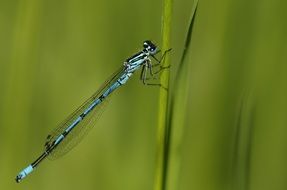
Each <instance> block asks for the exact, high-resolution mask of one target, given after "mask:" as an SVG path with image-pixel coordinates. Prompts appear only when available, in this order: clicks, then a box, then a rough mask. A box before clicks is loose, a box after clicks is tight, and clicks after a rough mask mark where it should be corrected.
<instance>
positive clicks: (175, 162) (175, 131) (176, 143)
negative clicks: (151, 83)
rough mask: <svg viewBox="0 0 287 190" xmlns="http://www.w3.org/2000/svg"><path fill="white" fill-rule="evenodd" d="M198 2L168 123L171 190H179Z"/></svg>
mask: <svg viewBox="0 0 287 190" xmlns="http://www.w3.org/2000/svg"><path fill="white" fill-rule="evenodd" d="M197 5H198V1H195V2H194V4H193V8H192V12H191V20H190V23H189V27H188V31H187V35H186V38H185V45H184V50H183V53H182V57H181V60H180V64H179V68H178V71H177V74H176V78H175V83H174V84H175V86H174V90H173V93H172V96H171V103H170V117H169V122H168V129H169V137H168V140H167V142H168V145H167V148H168V150H169V151H167V152H169V154H167V158H166V159H167V160H168V161H167V162H166V163H167V164H169V169H168V181H167V183H168V187H169V189H178V179H179V170H180V165H181V164H180V163H181V152H180V151H179V150H180V147H181V143H182V136H183V133H184V127H185V126H186V123H185V121H186V116H187V115H186V114H183V113H186V112H185V111H186V110H187V105H188V104H187V102H188V97H189V95H188V94H189V82H188V81H189V73H188V72H189V71H190V69H189V65H190V62H188V60H187V57H188V56H189V55H190V44H191V37H192V31H193V26H194V22H195V18H196V11H197Z"/></svg>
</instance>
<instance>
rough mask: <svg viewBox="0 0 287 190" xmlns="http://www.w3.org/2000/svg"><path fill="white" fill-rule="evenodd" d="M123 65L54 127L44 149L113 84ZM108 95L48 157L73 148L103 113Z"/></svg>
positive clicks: (61, 153)
mask: <svg viewBox="0 0 287 190" xmlns="http://www.w3.org/2000/svg"><path fill="white" fill-rule="evenodd" d="M124 69H125V68H124V66H122V67H121V68H120V69H119V70H118V71H117V72H115V73H114V74H113V75H112V76H111V77H110V78H109V79H108V80H107V81H106V82H105V83H104V84H103V85H102V87H101V88H100V89H99V90H98V91H97V92H96V93H94V94H93V95H92V96H91V97H90V98H89V99H88V100H86V101H85V102H84V103H83V104H82V105H81V106H80V107H79V108H78V109H76V111H74V112H73V113H72V114H71V115H70V116H69V117H67V119H66V120H64V121H63V122H62V123H61V124H60V125H58V127H57V128H55V129H54V130H53V131H52V132H51V133H49V135H48V136H47V139H46V142H45V149H46V150H47V148H48V147H50V146H51V145H52V144H53V142H54V141H55V140H56V139H57V138H58V137H59V135H61V134H62V133H63V132H64V131H65V129H67V128H68V127H69V126H70V125H71V124H72V123H73V122H74V121H75V119H77V118H78V117H79V116H80V115H81V114H82V113H83V112H84V110H86V109H87V108H88V107H89V106H90V105H91V104H92V102H93V101H94V100H96V99H98V98H99V96H100V95H101V94H102V93H103V92H104V91H105V90H106V89H107V88H109V86H110V85H111V84H113V83H114V82H115V81H116V80H117V79H118V77H119V76H120V75H122V74H123V72H124ZM108 102H109V97H107V98H105V99H104V100H103V101H102V102H101V103H100V104H98V105H97V106H96V107H95V108H94V109H93V110H91V111H90V112H89V113H88V114H87V115H86V116H85V117H84V118H83V119H82V120H81V121H80V122H79V123H78V124H77V126H75V127H74V128H73V129H72V130H71V131H70V132H69V133H68V134H67V136H66V137H65V138H64V139H63V140H62V141H61V143H59V145H57V146H56V147H55V149H53V150H52V152H51V153H50V154H49V157H48V158H49V159H52V160H53V159H57V158H59V157H61V156H63V155H64V154H66V153H67V152H69V151H70V150H71V149H72V148H74V147H75V146H76V145H77V144H78V143H79V142H81V140H82V139H83V137H85V135H86V134H88V132H89V131H90V129H91V128H92V127H93V126H94V124H95V122H96V121H97V119H98V118H99V117H100V115H101V114H102V113H103V110H104V107H105V106H106V105H107V104H108Z"/></svg>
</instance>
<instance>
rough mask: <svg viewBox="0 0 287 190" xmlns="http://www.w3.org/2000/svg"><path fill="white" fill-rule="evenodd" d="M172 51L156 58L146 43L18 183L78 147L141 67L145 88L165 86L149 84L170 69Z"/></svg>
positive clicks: (52, 138) (55, 134) (51, 138)
mask: <svg viewBox="0 0 287 190" xmlns="http://www.w3.org/2000/svg"><path fill="white" fill-rule="evenodd" d="M170 50H171V49H169V50H166V51H165V52H164V53H163V55H162V56H161V58H160V59H157V58H156V57H155V55H156V54H157V53H158V52H160V50H159V49H158V47H157V46H156V45H155V44H154V43H153V42H151V41H150V40H146V41H144V42H143V49H142V50H141V51H139V52H138V53H136V54H134V55H133V56H131V57H129V58H128V59H126V60H125V62H124V64H122V65H121V67H120V68H119V69H118V70H117V71H116V72H115V73H114V74H113V75H111V77H110V78H109V79H108V80H106V82H105V83H104V84H103V85H102V86H101V88H100V89H99V90H98V91H97V92H96V93H94V94H93V95H92V96H91V97H90V98H89V99H88V100H86V101H85V102H84V103H83V104H82V105H81V106H80V107H79V108H78V109H76V110H75V111H74V112H73V113H72V114H71V115H69V117H67V119H65V120H64V121H63V122H62V123H60V125H58V127H57V128H55V129H54V130H53V131H52V132H51V133H50V134H49V135H48V136H47V138H46V142H45V145H44V152H43V153H42V154H41V155H40V156H39V157H38V158H37V159H36V160H35V161H34V162H32V163H31V164H30V165H28V166H27V167H26V168H24V169H23V170H22V171H21V172H20V173H19V174H18V175H17V176H16V179H15V180H16V182H17V183H19V182H20V181H21V180H23V179H24V178H25V177H27V176H28V175H29V174H30V173H31V172H33V171H34V170H35V168H36V167H38V165H39V164H40V163H41V162H42V161H43V160H44V159H45V158H47V157H48V158H49V159H51V160H53V159H56V158H59V157H60V156H62V155H64V154H65V153H67V152H69V151H70V150H71V149H72V148H73V147H75V146H76V145H77V144H78V143H79V142H80V141H81V140H82V139H83V137H84V136H85V135H86V134H87V133H88V132H89V129H91V128H92V127H93V123H94V122H95V121H96V120H97V119H98V118H99V116H100V115H101V113H102V111H103V108H104V107H105V105H106V104H107V102H108V99H109V97H110V95H111V94H112V93H113V92H114V91H115V90H116V89H118V88H119V87H121V86H122V85H124V84H125V83H126V82H127V81H128V80H129V79H130V77H131V76H132V75H133V74H134V72H135V71H137V70H139V69H140V68H141V75H140V79H141V80H142V82H143V83H144V84H145V85H154V86H160V87H163V86H162V85H161V84H157V83H148V82H147V81H148V80H149V79H153V78H148V77H147V76H155V75H156V74H158V73H160V72H161V71H162V70H163V69H166V68H169V67H163V66H162V64H161V62H162V60H163V59H164V57H165V55H166V53H167V52H168V51H170ZM151 58H153V59H154V60H155V63H153V62H152V61H151ZM156 67H157V68H158V67H159V69H157V71H156V72H155V71H154V68H156ZM163 88H166V87H163Z"/></svg>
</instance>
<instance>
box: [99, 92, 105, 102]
mask: <svg viewBox="0 0 287 190" xmlns="http://www.w3.org/2000/svg"><path fill="white" fill-rule="evenodd" d="M99 99H100V100H101V102H102V101H103V100H104V99H105V97H104V95H103V94H102V95H101V96H100V97H99Z"/></svg>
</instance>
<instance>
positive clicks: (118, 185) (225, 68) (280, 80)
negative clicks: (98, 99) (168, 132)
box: [0, 0, 287, 190]
mask: <svg viewBox="0 0 287 190" xmlns="http://www.w3.org/2000/svg"><path fill="white" fill-rule="evenodd" d="M192 4H193V1H191V0H180V1H174V5H173V11H174V12H173V25H172V31H173V33H172V48H173V51H172V68H171V74H172V78H171V83H172V84H174V80H173V79H174V76H175V73H176V70H177V66H178V64H179V63H178V61H179V59H180V56H181V53H182V47H183V44H184V40H185V32H186V30H187V28H188V25H189V20H190V15H191V10H192ZM286 7H287V3H286V1H283V0H274V1H267V0H252V1H249V0H242V1H228V0H222V1H212V0H202V1H200V2H199V7H198V11H197V17H196V21H195V25H194V31H193V36H192V41H191V49H190V50H188V64H189V67H188V68H189V69H188V77H189V78H188V80H189V81H188V83H189V88H188V89H189V96H188V97H189V98H188V101H187V102H186V105H187V107H186V108H183V109H182V110H181V111H180V113H178V114H182V115H186V116H187V117H186V120H185V128H184V129H183V131H184V133H183V135H182V136H181V139H180V141H181V143H180V146H179V147H176V150H174V149H172V150H173V151H171V153H172V154H173V153H175V152H174V151H176V153H175V154H177V155H179V158H178V159H176V161H175V162H177V163H176V164H177V165H178V168H173V167H172V166H173V162H172V160H171V162H170V164H171V169H170V170H169V172H170V173H169V181H168V185H167V189H176V190H177V189H185V190H190V189H196V190H213V189H214V190H217V189H218V190H223V189H232V190H233V189H235V190H243V189H244V190H245V189H246V190H247V189H252V190H253V189H254V190H257V189H258V190H259V189H260V190H264V189H266V190H270V189H272V190H273V189H276V190H277V189H278V190H281V189H282V190H286V189H287V164H286V160H287V114H286V113H287V85H286V82H287V62H286V60H287V59H286V58H287V54H286V52H287V40H286V37H285V36H286V34H287V22H286V18H287V12H286ZM161 12H162V2H161V1H152V0H146V1H134V0H121V1H93V0H83V1H75V0H70V1H67V0H66V1H56V0H49V1H48V0H46V1H44V0H10V1H8V0H6V1H5V0H0V150H1V152H0V188H1V189H30V190H31V189H43V190H45V189H60V188H61V189H62V190H64V189H70V190H71V189H80V188H82V189H101V190H105V189H109V190H110V189H113V190H115V189H125V190H129V189H142V190H146V189H152V188H153V182H154V170H155V169H154V168H155V156H156V132H157V129H156V124H157V109H156V107H157V102H158V100H157V99H158V89H157V88H153V87H146V86H143V85H142V84H141V82H140V81H139V80H138V78H139V74H137V75H136V76H134V77H133V79H132V80H130V81H129V82H128V84H127V85H126V86H124V87H123V88H122V89H120V90H119V92H118V93H116V94H115V95H113V99H112V100H111V103H110V105H109V106H108V107H107V109H106V111H105V113H104V114H103V116H102V117H101V119H100V120H99V122H98V123H97V126H96V127H95V129H93V130H92V131H91V132H90V134H89V135H88V136H87V137H86V138H85V139H84V140H83V142H81V143H80V144H79V145H78V146H77V147H76V148H75V149H73V150H72V151H71V152H70V153H69V154H68V155H66V156H64V157H62V158H60V159H58V160H56V161H48V160H47V161H45V162H43V164H41V166H40V167H39V168H38V169H37V170H36V171H35V172H33V173H32V174H31V175H30V176H29V177H28V178H27V179H25V180H24V181H23V182H21V183H20V184H16V183H15V181H14V178H15V176H16V174H17V173H18V172H19V171H20V170H22V169H23V167H25V166H26V165H27V164H29V163H30V162H32V161H33V160H34V159H35V158H36V157H37V156H39V155H40V153H41V152H42V150H43V144H44V141H45V138H46V135H47V134H48V133H49V131H51V130H52V129H53V128H54V127H55V126H56V125H57V124H58V123H59V122H61V121H62V120H63V119H64V118H65V117H66V116H67V115H68V114H69V113H70V112H71V111H73V110H74V109H75V108H76V107H77V106H79V105H80V104H81V103H82V102H83V101H84V100H85V99H86V98H88V97H89V96H90V95H91V94H92V93H94V92H95V91H96V89H97V88H98V87H99V86H100V85H101V83H102V82H104V81H105V79H106V78H107V77H108V76H109V75H110V74H111V73H113V72H114V71H115V70H116V69H117V68H118V67H119V66H120V65H121V64H122V63H123V61H124V60H125V59H126V58H127V57H129V56H130V55H132V54H133V53H135V52H136V51H138V50H139V49H140V48H141V44H142V41H143V40H145V39H151V40H153V41H155V42H157V44H158V45H159V46H160V42H161ZM176 85H179V84H176ZM172 132H173V133H174V134H176V132H177V128H176V125H175V126H173V131H172Z"/></svg>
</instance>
